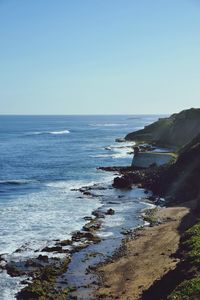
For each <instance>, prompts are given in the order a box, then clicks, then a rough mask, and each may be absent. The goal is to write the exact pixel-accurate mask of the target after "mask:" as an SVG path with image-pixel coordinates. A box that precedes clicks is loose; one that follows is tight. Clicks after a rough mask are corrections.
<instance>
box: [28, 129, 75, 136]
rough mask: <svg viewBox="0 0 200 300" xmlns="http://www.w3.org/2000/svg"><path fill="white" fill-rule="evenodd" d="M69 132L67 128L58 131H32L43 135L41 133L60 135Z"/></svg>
mask: <svg viewBox="0 0 200 300" xmlns="http://www.w3.org/2000/svg"><path fill="white" fill-rule="evenodd" d="M68 133H70V131H69V130H67V129H66V130H60V131H35V132H32V134H34V135H43V134H54V135H60V134H68Z"/></svg>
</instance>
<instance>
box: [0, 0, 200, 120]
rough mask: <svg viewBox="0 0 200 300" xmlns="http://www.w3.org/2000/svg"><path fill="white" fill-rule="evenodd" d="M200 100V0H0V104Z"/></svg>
mask: <svg viewBox="0 0 200 300" xmlns="http://www.w3.org/2000/svg"><path fill="white" fill-rule="evenodd" d="M189 107H200V1H199V0H141V1H140V0H54V1H53V0H0V113H7V114H135V113H171V112H176V111H179V110H182V109H185V108H189Z"/></svg>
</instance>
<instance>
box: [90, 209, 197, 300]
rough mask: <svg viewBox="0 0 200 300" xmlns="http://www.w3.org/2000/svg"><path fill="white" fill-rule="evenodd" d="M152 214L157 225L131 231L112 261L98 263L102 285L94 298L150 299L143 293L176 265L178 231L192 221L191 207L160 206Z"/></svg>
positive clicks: (179, 232) (191, 223)
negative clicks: (157, 221)
mask: <svg viewBox="0 0 200 300" xmlns="http://www.w3.org/2000/svg"><path fill="white" fill-rule="evenodd" d="M155 217H156V218H157V219H159V222H160V224H158V225H151V226H147V227H145V228H144V227H143V228H139V229H137V230H136V231H133V232H132V234H131V235H129V236H128V237H127V238H126V239H124V241H123V243H122V247H121V248H120V249H119V251H117V253H116V255H115V256H113V257H112V258H111V262H107V263H105V264H102V265H99V266H97V268H96V270H95V271H96V273H97V274H98V276H99V278H100V282H101V285H100V287H99V288H98V290H97V291H96V293H95V297H96V299H121V300H128V299H129V300H137V299H145V300H148V299H149V300H150V299H152V298H151V296H149V295H148V294H147V296H145V292H146V291H148V289H149V288H150V287H151V286H152V285H153V284H155V283H156V282H157V281H159V280H160V279H161V278H162V277H163V276H164V275H166V274H167V273H168V272H170V271H171V270H174V269H175V268H176V266H177V264H178V263H179V262H180V259H179V258H178V257H176V252H177V250H178V248H179V242H180V238H181V232H182V231H183V230H185V229H187V228H188V227H190V226H191V225H193V224H194V218H193V216H192V214H191V211H190V208H189V207H188V204H187V206H179V207H178V206H174V207H166V208H159V209H157V210H156V213H155ZM110 274H112V276H110ZM153 299H155V298H153Z"/></svg>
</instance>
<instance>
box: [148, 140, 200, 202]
mask: <svg viewBox="0 0 200 300" xmlns="http://www.w3.org/2000/svg"><path fill="white" fill-rule="evenodd" d="M199 178H200V134H198V135H197V136H196V137H195V138H194V139H193V140H192V141H191V142H190V143H189V144H187V145H186V146H184V147H183V148H181V150H180V151H179V155H178V159H177V160H176V162H175V163H173V164H171V165H170V166H166V167H165V168H164V170H161V171H160V172H159V175H158V178H155V180H154V182H153V185H152V187H153V189H154V191H155V192H156V193H159V194H162V195H165V197H166V198H168V199H169V201H173V202H178V203H181V202H185V201H190V200H196V204H197V206H198V207H200V184H199Z"/></svg>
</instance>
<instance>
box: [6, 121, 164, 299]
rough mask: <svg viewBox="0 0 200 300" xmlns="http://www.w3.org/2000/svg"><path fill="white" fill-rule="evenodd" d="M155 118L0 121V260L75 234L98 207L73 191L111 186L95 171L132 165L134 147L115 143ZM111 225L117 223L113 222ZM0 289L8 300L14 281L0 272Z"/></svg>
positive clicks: (109, 177)
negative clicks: (96, 185) (1, 256)
mask: <svg viewBox="0 0 200 300" xmlns="http://www.w3.org/2000/svg"><path fill="white" fill-rule="evenodd" d="M159 117H160V116H157V115H132V116H128V115H122V116H0V170H1V171H0V254H5V257H6V258H7V259H12V260H18V259H21V258H26V257H34V256H38V252H35V251H37V250H42V249H43V248H44V247H45V246H46V245H51V244H53V243H54V241H55V240H56V239H67V238H70V236H71V233H72V232H74V231H75V230H80V229H81V228H82V226H83V225H84V223H85V221H84V219H83V218H84V217H85V216H89V215H91V212H92V211H93V210H94V209H97V208H99V207H101V205H102V201H101V198H100V197H96V198H92V199H91V198H90V197H87V196H85V197H82V198H81V197H80V194H79V192H78V191H74V190H73V189H77V188H80V187H82V186H85V185H93V184H94V183H101V184H102V183H109V182H111V181H112V176H113V175H111V174H109V173H106V172H103V171H99V170H97V167H99V166H113V165H118V166H123V165H124V166H126V165H130V164H131V161H132V155H131V154H130V152H131V151H132V149H131V147H132V145H133V143H116V142H115V139H116V138H119V137H124V136H125V135H126V134H127V133H129V132H132V131H135V130H138V129H141V128H143V127H144V126H145V125H147V124H149V123H152V122H154V121H155V120H157V119H158V118H159ZM128 205H131V203H128ZM126 209H127V207H125V208H124V210H126ZM121 210H122V211H123V207H121ZM135 211H137V209H135ZM113 220H114V221H115V223H116V222H119V224H120V218H118V215H117V216H114V217H113ZM108 226H109V225H108ZM110 226H111V227H112V226H113V223H112V224H111V225H110ZM104 234H106V232H104ZM107 234H108V233H107ZM16 250H17V251H16ZM0 283H1V284H0V299H14V289H13V287H14V286H15V287H16V285H17V283H18V282H17V279H11V278H10V277H9V276H8V275H7V274H6V273H5V272H2V273H0Z"/></svg>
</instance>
